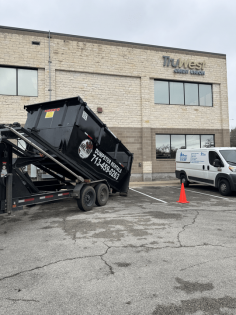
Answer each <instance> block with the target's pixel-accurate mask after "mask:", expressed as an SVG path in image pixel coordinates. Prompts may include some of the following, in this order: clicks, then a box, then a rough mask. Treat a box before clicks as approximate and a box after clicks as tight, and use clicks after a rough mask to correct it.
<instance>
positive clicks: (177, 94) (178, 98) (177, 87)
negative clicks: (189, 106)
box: [170, 82, 184, 105]
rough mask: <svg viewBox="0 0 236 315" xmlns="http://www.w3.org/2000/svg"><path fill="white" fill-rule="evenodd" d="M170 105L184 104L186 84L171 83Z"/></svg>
mask: <svg viewBox="0 0 236 315" xmlns="http://www.w3.org/2000/svg"><path fill="white" fill-rule="evenodd" d="M170 104H177V105H181V104H184V84H183V83H179V82H170Z"/></svg>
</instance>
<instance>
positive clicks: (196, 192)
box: [169, 186, 230, 201]
mask: <svg viewBox="0 0 236 315" xmlns="http://www.w3.org/2000/svg"><path fill="white" fill-rule="evenodd" d="M169 187H170V186H169ZM171 187H172V188H176V189H179V190H180V189H181V188H178V187H173V186H171ZM185 191H190V192H193V193H195V194H200V195H206V196H211V197H215V198H220V199H225V200H229V199H227V198H224V197H219V196H215V195H210V194H204V193H200V192H198V191H194V190H191V189H190V190H189V189H185ZM229 201H230V200H229Z"/></svg>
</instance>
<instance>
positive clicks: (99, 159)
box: [91, 149, 122, 180]
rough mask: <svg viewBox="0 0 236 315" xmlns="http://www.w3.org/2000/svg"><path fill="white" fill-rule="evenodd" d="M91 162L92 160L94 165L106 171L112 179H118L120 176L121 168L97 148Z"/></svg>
mask: <svg viewBox="0 0 236 315" xmlns="http://www.w3.org/2000/svg"><path fill="white" fill-rule="evenodd" d="M91 162H93V163H94V164H95V165H96V166H99V167H100V168H101V169H102V170H103V171H104V172H106V173H108V174H109V175H110V176H111V177H113V178H114V179H116V180H118V178H119V177H120V174H121V172H122V169H121V168H120V167H119V166H118V165H116V164H115V163H114V162H112V161H111V159H109V157H108V156H106V155H105V154H104V153H102V152H101V151H99V150H98V149H96V150H95V152H94V153H93V157H92V159H91Z"/></svg>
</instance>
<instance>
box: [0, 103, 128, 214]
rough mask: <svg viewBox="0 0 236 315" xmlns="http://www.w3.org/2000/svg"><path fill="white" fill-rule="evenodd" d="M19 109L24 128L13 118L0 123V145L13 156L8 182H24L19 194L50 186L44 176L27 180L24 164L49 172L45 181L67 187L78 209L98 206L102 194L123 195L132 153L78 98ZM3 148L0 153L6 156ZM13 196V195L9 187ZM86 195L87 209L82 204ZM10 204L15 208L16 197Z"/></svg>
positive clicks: (54, 188) (34, 192)
mask: <svg viewBox="0 0 236 315" xmlns="http://www.w3.org/2000/svg"><path fill="white" fill-rule="evenodd" d="M24 108H25V109H26V111H27V120H26V123H25V126H24V128H23V127H21V126H20V125H19V124H18V123H14V124H13V125H4V124H3V125H1V126H0V132H1V135H2V137H1V142H2V143H4V142H5V144H7V146H4V147H3V149H2V150H3V151H4V150H5V151H6V150H10V148H9V147H11V150H12V152H13V153H15V154H17V156H18V158H17V160H16V161H15V162H14V164H13V171H12V174H13V182H16V179H15V180H14V177H17V183H18V182H19V180H18V179H19V178H20V179H21V182H23V185H24V187H22V189H21V190H22V191H24V193H25V188H27V191H28V192H29V193H27V194H26V196H27V198H28V196H29V194H31V195H32V194H34V195H35V194H38V195H39V194H40V193H39V192H41V191H50V183H49V181H47V183H46V181H40V182H38V183H37V182H32V181H31V179H30V178H29V176H27V174H25V173H24V172H22V167H23V166H26V165H29V164H34V165H35V166H36V167H38V168H40V169H42V170H43V171H46V172H47V173H49V174H50V175H52V176H53V177H54V179H53V181H52V182H51V187H52V189H53V190H56V191H59V190H62V189H65V188H67V189H69V196H72V197H75V198H76V199H77V201H78V205H79V207H80V208H82V209H83V210H90V208H91V204H92V206H93V201H94V202H95V201H96V203H97V204H98V205H103V204H104V200H105V199H106V198H102V197H104V194H105V195H107V194H108V193H111V192H113V193H114V192H119V193H120V194H121V195H127V193H128V189H129V181H130V175H131V167H132V162H133V154H132V153H130V152H129V150H128V149H127V148H126V147H125V146H124V145H123V144H122V142H121V141H120V140H119V139H118V138H117V137H116V136H115V135H114V134H113V133H112V132H111V130H110V129H109V128H108V127H107V126H106V125H105V124H104V123H103V122H102V121H101V120H100V119H99V117H98V116H97V115H96V114H95V113H94V112H93V111H92V110H91V109H90V108H89V107H88V105H87V104H86V103H85V102H84V101H83V100H82V99H81V98H80V97H73V98H67V99H62V100H56V101H51V102H44V103H40V104H33V105H27V106H25V107H24ZM9 139H22V140H24V141H25V142H26V148H25V149H20V148H17V147H16V146H14V145H13V144H11V142H10V141H9ZM6 148H7V149H6ZM0 150H1V146H0ZM5 151H4V152H5ZM4 152H2V155H4V154H5V155H8V153H4ZM9 163H10V164H11V162H9ZM9 170H10V169H9ZM8 173H9V172H8ZM5 177H7V176H5ZM1 180H2V182H1V184H2V185H0V187H4V179H3V178H1ZM5 180H6V179H5ZM55 180H56V182H55ZM10 182H11V181H10ZM25 182H26V183H27V184H26V185H25V184H24V183H25ZM75 183H76V184H75ZM14 186H16V185H13V187H14ZM91 189H92V190H94V192H95V196H94V192H93V191H92V190H91ZM13 190H14V189H13ZM84 191H87V193H86V194H85V193H84ZM91 191H92V193H91ZM1 195H2V196H5V195H6V194H4V193H2V194H0V196H1ZM13 195H17V194H16V193H14V192H13ZM67 196H68V195H67ZM18 197H19V196H18ZM20 197H22V194H21V195H20ZM81 197H83V198H81ZM6 198H7V197H6ZM27 198H26V199H27ZM86 198H87V201H88V202H87V204H90V207H89V209H88V207H87V208H86ZM94 198H95V199H94ZM28 199H30V198H28ZM102 199H103V201H102ZM34 201H35V203H36V200H34ZM41 201H42V199H41ZM22 203H23V202H22ZM83 203H84V205H83ZM16 204H17V207H18V204H19V202H16ZM23 205H24V204H23Z"/></svg>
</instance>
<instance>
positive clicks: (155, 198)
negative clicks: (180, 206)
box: [130, 188, 167, 203]
mask: <svg viewBox="0 0 236 315" xmlns="http://www.w3.org/2000/svg"><path fill="white" fill-rule="evenodd" d="M130 190H133V191H136V192H137V193H139V194H141V195H144V196H147V197H149V198H152V199H155V200H158V201H160V202H163V203H167V202H166V201H164V200H161V199H157V198H154V197H152V196H149V195H146V194H144V193H142V192H140V191H138V190H135V189H133V188H130Z"/></svg>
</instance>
